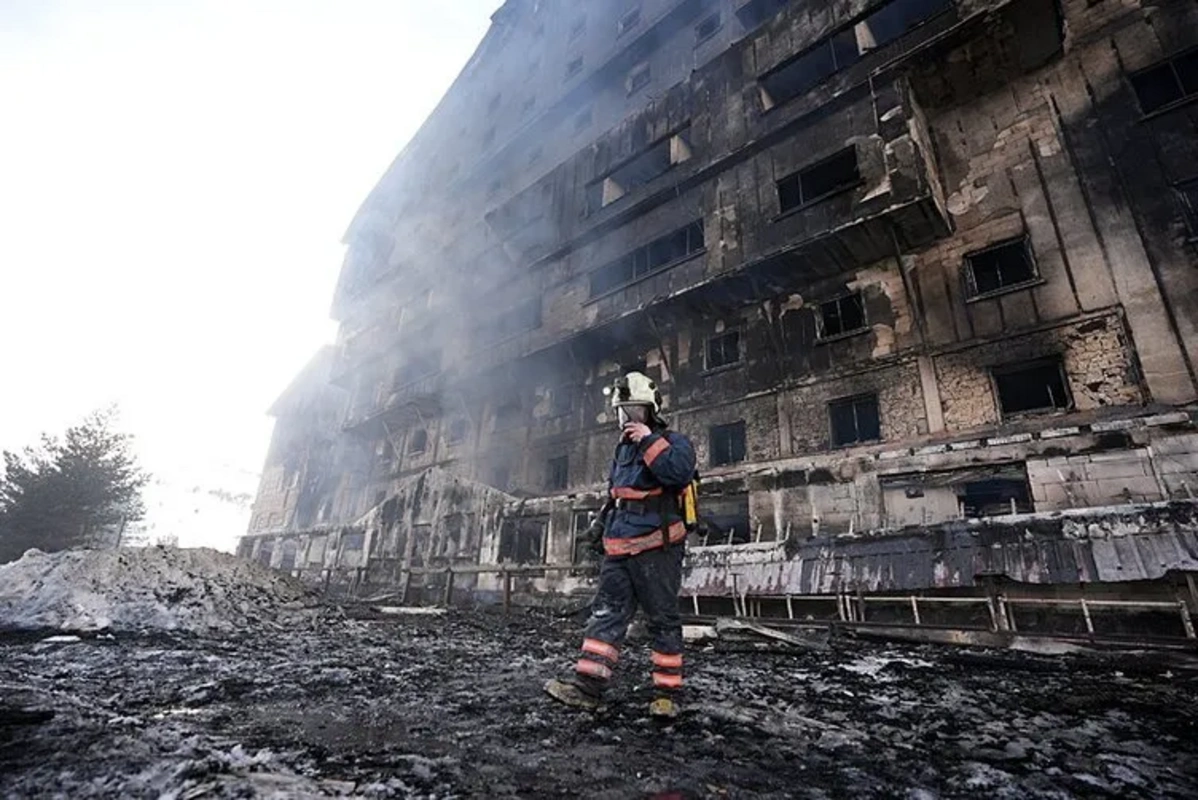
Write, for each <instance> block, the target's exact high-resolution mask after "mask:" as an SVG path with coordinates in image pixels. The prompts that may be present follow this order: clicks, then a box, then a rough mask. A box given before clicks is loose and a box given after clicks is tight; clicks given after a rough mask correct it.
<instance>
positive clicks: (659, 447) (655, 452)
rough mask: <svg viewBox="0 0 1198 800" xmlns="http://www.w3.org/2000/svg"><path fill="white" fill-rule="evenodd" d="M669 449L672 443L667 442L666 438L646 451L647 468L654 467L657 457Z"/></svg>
mask: <svg viewBox="0 0 1198 800" xmlns="http://www.w3.org/2000/svg"><path fill="white" fill-rule="evenodd" d="M669 449H670V443H669V442H667V441H666V437H664V436H663V437H661V438H660V439H658V440H657V441H656V442H654V443H653V444H651V445H649V448H648V449H647V450H645V466H646V467H651V466H653V462H654V461H656V460H657V457H658V456H659V455H661V454H662V453H664V452H665V451H666V450H669Z"/></svg>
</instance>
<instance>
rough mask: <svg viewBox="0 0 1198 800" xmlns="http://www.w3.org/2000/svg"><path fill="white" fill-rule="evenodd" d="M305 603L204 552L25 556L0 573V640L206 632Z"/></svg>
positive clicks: (279, 614) (258, 573)
mask: <svg viewBox="0 0 1198 800" xmlns="http://www.w3.org/2000/svg"><path fill="white" fill-rule="evenodd" d="M315 603H316V600H315V598H314V597H313V596H312V595H311V594H310V592H309V590H307V589H306V588H305V587H304V586H303V585H302V584H300V583H299V582H298V581H296V580H294V579H291V578H288V577H285V576H283V575H281V574H279V573H277V572H274V571H272V570H269V569H266V568H265V567H262V566H260V565H258V564H255V563H251V562H248V561H244V560H242V559H239V558H236V557H234V556H231V555H227V554H225V553H219V552H217V551H215V550H207V549H197V550H180V549H175V548H165V547H151V548H140V549H134V548H129V549H120V550H69V551H65V552H60V553H43V552H41V551H38V550H30V551H29V552H27V553H25V555H24V556H23V557H22V558H21V559H19V560H17V561H14V562H12V563H9V564H4V565H0V631H46V630H53V631H64V632H95V631H105V630H107V631H114V632H139V631H180V632H188V633H197V634H199V633H215V632H220V631H229V630H234V629H239V628H242V627H244V626H246V625H248V624H255V623H259V624H260V623H268V624H269V623H272V622H281V621H282V620H283V618H285V617H287V616H288V615H289V614H291V615H299V616H300V617H302V616H304V615H309V616H310V615H311V613H313V612H312V610H311V608H308V607H310V606H313V605H314V604H315ZM293 621H294V620H293Z"/></svg>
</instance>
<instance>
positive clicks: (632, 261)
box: [591, 219, 703, 297]
mask: <svg viewBox="0 0 1198 800" xmlns="http://www.w3.org/2000/svg"><path fill="white" fill-rule="evenodd" d="M702 250H703V220H701V219H700V220H695V221H694V222H692V223H691V224H689V225H687V226H686V227H684V228H679V229H678V230H676V231H674V232H673V233H668V234H666V235H665V236H662V237H659V238H657V239H654V240H653V241H651V242H649V244H647V245H644V246H643V247H638V248H637V249H636V250H633V251H632V252H631V253H628V254H626V255H624V256H621V257H620V258H618V259H616V260H615V261H612V262H610V263H608V264H604V265H603V266H602V267H599V268H598V269H597V270H595V271H594V272H592V273H591V297H598V296H599V295H601V294H606V293H607V292H610V291H613V290H614V289H618V288H620V287H621V286H626V285H627V284H629V283H632V282H633V281H637V280H640V279H641V278H643V277H645V276H646V275H650V274H652V273H654V272H657V271H659V270H662V269H665V268H666V267H669V266H672V265H673V264H675V263H677V262H679V261H682V260H683V259H686V258H690V257H691V256H693V255H695V254H696V253H699V252H702Z"/></svg>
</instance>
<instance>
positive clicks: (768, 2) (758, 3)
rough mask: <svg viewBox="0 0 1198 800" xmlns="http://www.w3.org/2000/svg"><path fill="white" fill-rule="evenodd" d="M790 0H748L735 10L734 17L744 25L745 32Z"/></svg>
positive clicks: (784, 6)
mask: <svg viewBox="0 0 1198 800" xmlns="http://www.w3.org/2000/svg"><path fill="white" fill-rule="evenodd" d="M790 3H791V0H750V2H748V3H745V4H744V5H743V6H741V7H740V8H739V9H737V11H736V17H737V19H739V20H740V22H741V24H742V25H744V26H745V32H746V33H748V32H749V31H751V30H753V29H754V28H757V27H760V26H761V25H763V24H765V22H766V21H767V20H769V19H771V18H772V17H773V16H774V15H776V14H777V13H778V12H779V11H781V10H782V9H784V8H786V7H787V6H788V5H790Z"/></svg>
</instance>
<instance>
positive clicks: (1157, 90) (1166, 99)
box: [1130, 49, 1198, 114]
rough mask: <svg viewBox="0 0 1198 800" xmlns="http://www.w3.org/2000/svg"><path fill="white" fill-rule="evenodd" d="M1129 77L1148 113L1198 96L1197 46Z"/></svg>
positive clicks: (1144, 109)
mask: <svg viewBox="0 0 1198 800" xmlns="http://www.w3.org/2000/svg"><path fill="white" fill-rule="evenodd" d="M1130 79H1131V87H1132V89H1133V90H1135V93H1136V99H1138V100H1139V101H1140V109H1141V110H1142V111H1143V112H1144V113H1145V114H1151V113H1152V112H1153V111H1158V110H1160V109H1162V108H1165V107H1166V106H1170V105H1172V104H1174V103H1176V102H1178V101H1180V100H1184V99H1186V98H1187V97H1193V96H1195V95H1198V49H1194V50H1190V51H1189V52H1186V53H1181V54H1180V55H1176V56H1173V57H1172V58H1170V59H1168V60H1166V61H1164V62H1162V63H1160V64H1157V65H1156V66H1152V67H1149V68H1148V69H1145V70H1141V71H1140V72H1137V73H1135V74H1133V75H1131V76H1130Z"/></svg>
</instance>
